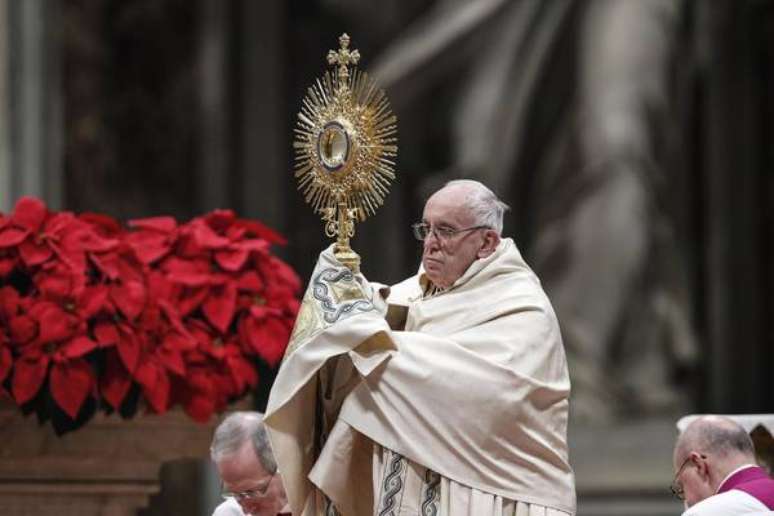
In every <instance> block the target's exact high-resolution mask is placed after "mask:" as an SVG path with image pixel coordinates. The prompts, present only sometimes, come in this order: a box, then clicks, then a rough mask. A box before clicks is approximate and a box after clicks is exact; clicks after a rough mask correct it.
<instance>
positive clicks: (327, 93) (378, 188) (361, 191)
mask: <svg viewBox="0 0 774 516" xmlns="http://www.w3.org/2000/svg"><path fill="white" fill-rule="evenodd" d="M349 44H350V39H349V36H348V35H347V34H342V35H341V37H340V38H339V45H340V48H339V50H338V51H334V50H330V51H329V52H328V55H327V60H328V64H330V65H332V66H335V68H334V70H333V72H330V71H327V72H325V75H323V77H322V78H321V79H317V80H316V81H315V84H314V85H312V86H311V87H310V88H309V89H308V90H307V94H306V97H304V99H303V106H302V108H301V112H300V113H299V114H298V123H297V125H296V129H295V133H296V140H295V141H294V142H293V147H294V148H295V150H296V157H295V177H296V178H298V187H299V189H300V190H302V191H303V193H304V196H305V199H306V202H308V203H309V204H311V205H312V208H313V209H314V211H316V212H318V213H320V214H321V215H322V219H323V221H324V222H325V234H326V235H327V236H328V237H331V238H332V237H336V245H335V249H334V253H335V255H336V258H337V259H338V260H339V261H340V262H341V263H343V264H345V265H346V266H347V267H349V268H350V269H351V270H352V271H353V272H358V271H359V267H360V257H359V256H358V255H357V253H355V252H354V251H353V250H352V249H351V248H350V246H349V239H350V238H352V237H353V236H354V235H355V222H357V221H358V220H360V221H363V220H365V218H366V217H367V216H368V215H373V214H374V212H375V211H376V208H378V207H379V206H381V205H382V203H383V202H384V198H385V196H386V195H387V194H388V193H389V190H388V188H389V186H390V181H391V180H393V179H395V172H394V170H393V169H394V167H395V161H394V160H395V158H396V156H397V153H398V146H397V142H398V139H397V138H396V136H395V133H396V131H397V126H396V122H397V118H396V117H395V115H393V114H392V111H391V109H390V103H389V101H388V100H387V97H386V95H385V94H384V91H382V90H381V89H379V88H378V87H377V86H376V84H374V82H373V81H372V80H371V79H369V78H368V75H367V74H366V73H364V72H360V71H358V70H357V68H355V65H357V63H358V62H359V61H360V52H358V51H357V50H350V49H349ZM350 67H351V68H352V70H350Z"/></svg>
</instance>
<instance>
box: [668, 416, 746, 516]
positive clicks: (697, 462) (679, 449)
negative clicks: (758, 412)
mask: <svg viewBox="0 0 774 516" xmlns="http://www.w3.org/2000/svg"><path fill="white" fill-rule="evenodd" d="M672 461H673V465H674V469H675V478H674V482H673V485H672V489H673V490H674V491H675V492H676V493H682V496H683V497H684V499H685V504H686V506H688V507H691V506H692V505H693V504H695V503H697V502H700V501H702V500H704V499H706V498H708V497H710V496H712V495H713V494H715V493H716V492H717V490H718V487H720V484H721V483H722V482H723V479H725V478H726V477H727V476H728V475H729V474H730V473H731V472H733V471H734V470H736V469H738V468H740V467H742V466H745V465H748V464H755V449H754V448H753V443H752V440H751V439H750V436H749V435H748V434H747V431H746V430H745V429H744V428H742V427H741V426H740V425H738V424H737V423H735V422H734V421H732V420H731V419H729V418H727V417H721V416H704V417H701V418H699V419H697V420H695V421H693V422H692V423H691V424H690V425H688V427H687V428H686V429H685V431H684V432H683V433H682V434H681V435H680V437H679V438H678V439H677V443H676V444H675V451H674V455H673V457H672Z"/></svg>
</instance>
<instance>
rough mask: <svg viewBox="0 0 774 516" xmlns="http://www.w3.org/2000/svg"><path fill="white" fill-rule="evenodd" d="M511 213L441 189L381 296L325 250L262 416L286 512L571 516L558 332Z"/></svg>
mask: <svg viewBox="0 0 774 516" xmlns="http://www.w3.org/2000/svg"><path fill="white" fill-rule="evenodd" d="M506 209H507V206H506V205H505V204H504V203H502V202H501V201H500V200H499V199H498V198H497V197H496V196H495V195H494V193H492V192H491V191H490V190H489V189H488V188H487V187H485V186H484V185H482V184H481V183H478V182H476V181H469V180H461V181H453V182H450V183H448V184H447V185H446V186H445V187H443V188H442V189H441V190H439V191H438V192H436V193H435V194H433V195H432V196H431V197H430V199H429V200H428V201H427V203H426V204H425V208H424V212H423V216H422V220H421V222H418V223H417V224H414V225H413V227H412V231H413V233H414V236H415V237H416V238H417V239H418V240H419V241H421V243H422V249H423V253H422V264H421V267H420V269H419V273H418V274H416V275H415V276H413V277H411V278H409V279H407V280H405V281H403V282H401V283H399V284H397V285H395V286H393V287H392V288H391V289H387V288H385V287H383V286H380V285H378V284H375V283H371V282H369V281H368V280H367V279H366V278H365V277H364V276H363V275H361V274H353V273H352V272H351V271H349V270H348V269H346V268H345V267H343V266H342V265H341V264H340V263H338V261H337V260H336V258H335V256H334V253H333V251H332V249H331V248H329V249H328V250H326V251H324V252H323V253H321V255H320V257H319V259H318V263H317V266H316V267H315V271H314V272H313V273H312V278H311V280H310V284H309V287H308V289H307V292H306V294H305V296H304V301H303V303H302V307H301V310H300V312H299V316H298V319H297V321H296V326H295V328H294V330H293V335H292V337H291V342H290V344H289V346H288V350H287V352H286V355H285V359H284V361H283V365H282V368H281V369H280V371H279V374H278V376H277V379H276V381H275V383H274V386H273V388H272V392H271V396H270V399H269V405H268V408H267V411H266V425H267V428H268V431H269V435H270V437H271V441H272V445H273V449H274V452H275V456H276V457H277V461H278V463H279V465H280V467H281V469H282V474H283V480H284V483H285V484H284V485H285V488H286V489H287V493H288V499H289V501H290V505H291V508H292V510H293V513H294V514H296V515H299V516H306V515H317V514H334V513H335V514H340V515H342V516H368V515H372V514H373V515H380V516H381V515H390V514H395V515H398V514H400V515H401V516H408V515H420V514H421V515H430V514H432V515H437V516H448V515H455V516H458V515H459V516H462V515H466V516H505V515H508V516H511V515H514V514H540V515H543V516H567V515H572V514H574V513H575V488H574V477H573V472H572V469H571V467H570V465H569V463H568V458H567V455H568V454H567V440H566V431H567V416H568V397H569V392H570V381H569V376H568V372H567V363H566V360H565V355H564V349H563V346H562V340H561V335H560V332H559V326H558V323H557V321H556V316H555V315H554V312H553V309H552V308H551V304H550V302H549V300H548V298H547V297H546V295H545V293H544V292H543V290H542V288H541V287H540V281H539V280H538V278H537V277H536V276H535V274H534V273H533V272H532V270H531V269H530V268H529V267H528V266H527V264H526V263H525V262H524V260H523V259H522V257H521V254H520V253H519V251H518V249H517V248H516V245H515V244H514V242H513V240H511V239H510V238H504V237H502V236H501V231H502V224H503V213H504V211H505V210H506ZM388 291H389V292H388ZM334 511H336V512H334Z"/></svg>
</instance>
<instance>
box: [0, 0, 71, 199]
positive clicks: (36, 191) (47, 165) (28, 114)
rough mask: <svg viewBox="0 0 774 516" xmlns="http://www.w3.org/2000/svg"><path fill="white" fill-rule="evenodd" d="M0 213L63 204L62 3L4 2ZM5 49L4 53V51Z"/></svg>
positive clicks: (0, 8) (0, 70) (0, 72)
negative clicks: (21, 201) (35, 200)
mask: <svg viewBox="0 0 774 516" xmlns="http://www.w3.org/2000/svg"><path fill="white" fill-rule="evenodd" d="M0 11H2V14H0V24H2V25H3V27H2V28H3V30H2V34H3V42H2V43H0V54H2V56H1V57H0V81H2V86H0V102H2V107H0V116H2V119H3V120H4V123H5V124H7V125H4V126H2V127H0V155H1V156H2V157H0V186H2V187H3V193H2V197H0V209H2V210H8V209H9V208H10V207H11V205H12V204H13V202H14V201H15V200H16V199H17V198H18V197H19V196H21V195H35V196H38V197H41V198H42V199H44V200H45V201H46V202H47V204H48V205H49V206H50V207H51V208H54V209H57V208H59V207H60V204H61V200H62V129H61V128H62V114H61V113H62V109H61V106H62V102H61V84H60V80H59V78H60V73H59V61H60V59H59V51H58V48H59V23H58V13H59V4H58V2H57V1H56V0H51V1H47V0H3V1H2V2H0ZM3 47H4V48H3Z"/></svg>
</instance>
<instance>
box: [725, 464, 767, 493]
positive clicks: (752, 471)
mask: <svg viewBox="0 0 774 516" xmlns="http://www.w3.org/2000/svg"><path fill="white" fill-rule="evenodd" d="M768 477H769V476H768V475H767V474H766V470H764V469H763V468H761V467H759V466H756V465H754V464H750V465H749V466H742V467H741V468H739V469H737V470H736V471H735V472H733V473H731V474H730V475H729V476H728V477H727V478H726V479H725V480H724V481H723V482H722V483H721V484H720V487H718V494H720V493H725V492H726V491H730V490H732V489H734V488H736V487H737V486H739V485H740V484H745V483H747V482H751V481H753V480H759V479H762V478H768Z"/></svg>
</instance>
